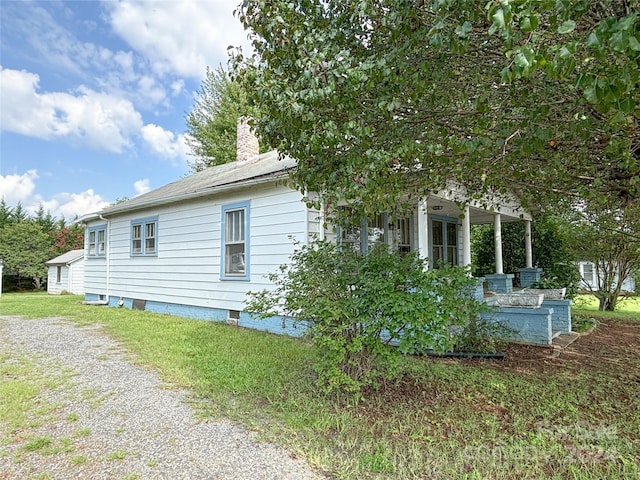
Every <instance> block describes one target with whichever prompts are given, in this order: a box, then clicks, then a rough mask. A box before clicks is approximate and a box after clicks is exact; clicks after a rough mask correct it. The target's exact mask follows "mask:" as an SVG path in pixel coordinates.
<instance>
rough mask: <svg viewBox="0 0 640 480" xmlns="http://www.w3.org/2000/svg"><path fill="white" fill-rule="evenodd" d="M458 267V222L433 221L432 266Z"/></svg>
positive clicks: (451, 220) (452, 220)
mask: <svg viewBox="0 0 640 480" xmlns="http://www.w3.org/2000/svg"><path fill="white" fill-rule="evenodd" d="M442 264H449V265H458V222H457V221H456V220H455V219H444V218H443V219H439V218H438V219H436V218H434V219H432V220H431V265H432V266H433V267H434V268H438V266H440V265H442Z"/></svg>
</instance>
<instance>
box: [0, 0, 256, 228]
mask: <svg viewBox="0 0 640 480" xmlns="http://www.w3.org/2000/svg"><path fill="white" fill-rule="evenodd" d="M238 3H240V0H193V1H191V0H149V1H129V0H123V1H119V2H116V1H97V0H95V1H91V0H87V1H81V0H76V1H56V0H49V1H44V2H30V1H23V0H19V1H13V0H2V1H0V197H2V198H4V200H5V202H6V203H7V204H8V205H9V206H15V205H16V204H17V203H18V202H21V203H22V205H23V206H24V207H26V208H27V209H29V210H30V211H34V210H35V209H36V208H38V205H39V204H42V205H43V206H44V208H45V210H50V211H51V213H52V214H53V215H54V216H56V217H57V218H61V217H65V218H67V219H68V220H70V219H72V218H73V217H74V216H75V215H83V214H85V213H90V212H93V211H97V210H99V209H100V208H102V207H104V206H106V205H108V204H109V203H112V202H114V201H115V200H116V199H118V198H122V197H129V198H131V197H134V196H136V195H139V194H141V193H144V192H146V191H148V190H150V189H154V188H157V187H160V186H162V185H164V184H166V183H169V182H171V181H174V180H176V179H178V178H181V177H183V176H184V175H185V174H186V173H187V172H188V165H187V161H188V160H189V159H190V156H189V155H188V148H187V146H186V145H185V142H184V131H185V121H184V117H185V112H188V111H190V110H191V108H192V105H193V99H194V94H195V92H196V91H197V90H198V89H199V88H200V83H201V81H202V79H203V77H204V76H205V72H206V68H207V66H210V67H212V68H215V67H217V66H218V65H219V64H221V63H222V64H225V65H226V61H227V47H228V46H229V45H234V46H238V45H243V48H244V49H245V50H246V49H247V48H248V47H247V40H246V34H245V32H243V30H242V26H241V25H240V22H239V21H238V20H237V19H236V18H235V17H234V16H233V14H232V12H233V10H234V9H235V8H236V6H237V4H238Z"/></svg>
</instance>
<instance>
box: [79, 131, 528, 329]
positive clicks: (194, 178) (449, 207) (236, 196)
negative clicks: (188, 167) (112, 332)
mask: <svg viewBox="0 0 640 480" xmlns="http://www.w3.org/2000/svg"><path fill="white" fill-rule="evenodd" d="M295 167H296V162H295V160H293V159H291V158H287V157H285V158H279V157H278V153H277V152H275V151H272V152H268V153H265V154H262V155H258V145H257V140H255V139H254V137H253V136H252V134H251V133H250V132H249V127H248V126H247V125H243V124H241V125H239V133H238V159H237V161H235V162H232V163H229V164H224V165H219V166H216V167H211V168H208V169H205V170H203V171H201V172H198V173H195V174H193V175H190V176H188V177H186V178H183V179H181V180H178V181H176V182H173V183H170V184H168V185H165V186H163V187H160V188H158V189H156V190H153V191H151V192H148V193H146V194H143V195H140V196H138V197H136V198H134V199H131V200H129V201H126V202H123V203H120V204H117V205H112V206H110V207H107V208H105V209H104V210H102V211H100V212H98V213H95V214H91V215H87V216H85V217H83V218H82V219H81V220H82V221H83V223H84V224H85V225H86V238H85V245H86V252H85V254H86V255H85V256H86V269H85V292H86V293H85V301H87V302H91V303H98V304H106V305H110V306H124V307H127V308H134V309H144V310H148V311H154V312H164V313H171V314H176V315H182V316H187V317H193V318H203V319H211V320H220V321H227V322H229V323H233V324H239V325H241V326H248V327H253V328H258V329H264V330H268V331H273V332H279V333H289V334H296V333H297V332H295V331H293V330H291V328H290V327H288V326H285V325H284V324H283V323H282V320H281V319H275V318H274V319H273V321H272V322H269V321H264V320H254V318H253V317H252V316H251V315H250V314H248V313H247V312H244V311H243V309H244V302H245V298H246V295H247V292H248V291H259V290H262V289H264V288H269V287H270V286H271V284H270V283H269V281H268V280H267V279H266V278H265V275H266V274H268V273H270V272H273V271H275V270H276V269H277V267H278V266H279V265H281V264H283V263H286V262H288V261H289V256H290V255H291V254H292V253H293V250H294V245H293V243H292V238H294V239H296V240H297V241H298V242H301V243H302V244H308V242H310V241H311V240H312V238H313V237H314V236H316V235H317V236H318V237H320V238H336V239H337V240H338V241H341V242H343V244H345V245H349V246H350V247H351V248H357V249H361V250H366V249H367V248H368V246H369V245H370V244H371V243H372V242H377V241H381V242H386V243H388V244H389V245H390V246H392V247H394V248H399V249H404V250H407V251H411V250H417V251H419V253H420V254H421V255H422V256H424V257H428V258H430V259H432V260H433V263H432V264H435V263H436V261H442V262H447V263H451V264H456V265H467V264H469V263H470V262H471V252H470V245H471V243H470V225H471V224H472V223H489V222H490V223H494V224H495V226H496V238H497V239H498V240H499V238H500V225H501V222H502V221H523V220H524V221H526V222H527V224H529V221H530V216H529V215H528V214H526V213H524V212H522V211H520V210H519V209H518V208H517V205H516V204H515V202H514V203H513V204H510V205H505V204H501V205H499V206H498V205H495V206H494V210H495V212H500V213H494V212H493V211H490V210H489V209H486V208H482V207H481V206H479V205H476V204H471V205H467V206H465V207H464V208H462V209H461V208H460V207H459V206H458V204H457V203H456V202H455V200H456V199H455V198H454V194H453V193H451V192H450V193H449V194H446V195H445V194H443V195H438V196H435V195H434V196H430V197H429V198H425V199H422V200H420V201H417V202H416V203H415V207H414V209H413V212H411V214H410V215H408V216H407V217H406V218H403V219H399V220H395V221H394V222H390V221H389V218H388V217H387V216H386V215H379V216H378V217H376V218H375V219H370V220H368V221H365V222H363V223H362V225H360V226H358V227H357V228H352V229H348V230H346V229H345V230H342V231H338V232H337V233H336V230H335V229H333V228H330V227H329V228H324V227H323V226H324V225H325V212H324V211H323V210H322V209H320V210H317V209H314V208H310V207H308V206H307V205H306V203H305V202H304V201H303V195H302V194H301V193H300V192H299V191H297V190H295V189H293V188H291V187H290V186H289V185H288V184H287V182H286V180H287V179H288V175H289V172H290V170H291V169H294V168H295ZM527 240H528V241H527V246H528V250H527V251H528V252H529V256H528V259H527V263H528V265H527V266H528V267H531V259H530V252H531V248H530V247H531V244H530V238H527ZM500 245H501V244H500V242H499V241H497V242H496V253H497V254H496V258H498V261H497V262H496V272H497V274H498V275H497V276H499V277H501V278H502V277H504V278H505V281H508V282H510V281H511V279H510V278H509V277H511V278H512V277H513V275H504V274H503V272H502V254H501V249H500Z"/></svg>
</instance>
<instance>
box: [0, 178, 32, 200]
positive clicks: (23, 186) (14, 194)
mask: <svg viewBox="0 0 640 480" xmlns="http://www.w3.org/2000/svg"><path fill="white" fill-rule="evenodd" d="M37 179H38V172H37V171H36V170H29V171H28V172H27V173H23V174H21V175H19V174H15V175H4V176H3V175H0V198H1V199H3V200H4V201H5V202H6V203H7V205H16V204H17V203H18V202H21V203H25V202H27V201H28V200H29V198H30V197H31V195H33V192H34V191H35V188H36V184H35V180H37Z"/></svg>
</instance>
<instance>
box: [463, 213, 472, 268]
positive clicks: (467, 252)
mask: <svg viewBox="0 0 640 480" xmlns="http://www.w3.org/2000/svg"><path fill="white" fill-rule="evenodd" d="M463 214H464V218H463V219H462V266H463V267H466V266H468V265H471V215H470V212H469V205H465V206H464V211H463Z"/></svg>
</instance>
